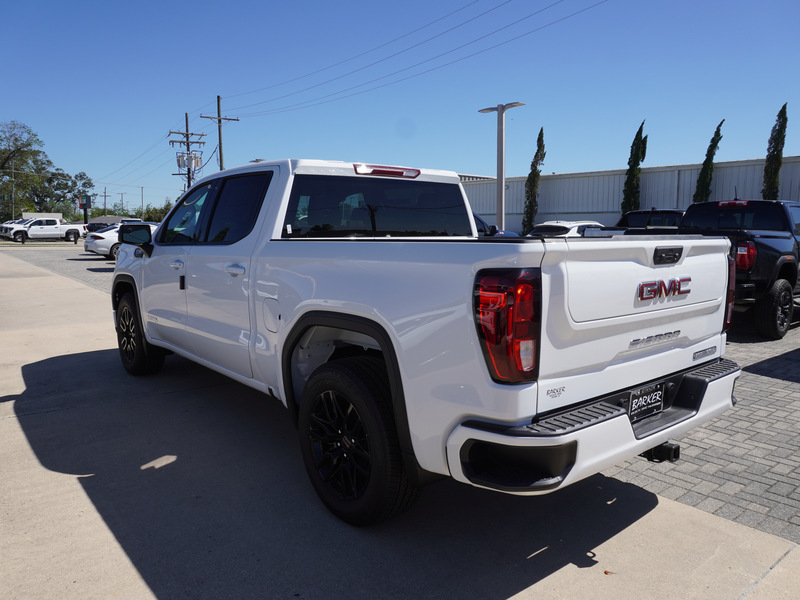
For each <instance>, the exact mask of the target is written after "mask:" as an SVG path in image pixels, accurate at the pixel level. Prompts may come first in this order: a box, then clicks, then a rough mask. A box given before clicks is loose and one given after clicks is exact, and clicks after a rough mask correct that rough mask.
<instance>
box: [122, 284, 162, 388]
mask: <svg viewBox="0 0 800 600" xmlns="http://www.w3.org/2000/svg"><path fill="white" fill-rule="evenodd" d="M117 345H118V346H119V357H120V359H121V360H122V366H123V367H125V370H126V371H127V372H128V373H130V374H131V375H151V374H153V373H157V372H158V371H160V370H161V367H162V366H163V365H164V354H165V352H164V351H163V350H162V349H161V348H158V347H156V346H153V345H152V344H149V343H148V342H147V340H146V339H145V338H144V331H143V330H142V322H141V319H140V317H139V309H138V307H137V305H136V300H135V298H134V297H133V294H132V293H131V292H128V293H126V294H124V295H123V296H122V298H120V301H119V306H117Z"/></svg>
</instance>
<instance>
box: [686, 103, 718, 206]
mask: <svg viewBox="0 0 800 600" xmlns="http://www.w3.org/2000/svg"><path fill="white" fill-rule="evenodd" d="M724 122H725V119H722V121H720V122H719V125H717V129H716V131H714V135H713V136H711V142H709V144H708V150H706V159H705V160H704V161H703V166H702V167H701V168H700V173H699V174H698V175H697V185H696V186H695V189H694V196H692V202H706V201H707V200H708V199H709V198H710V197H711V176H712V174H713V172H714V155H715V154H716V153H717V148H719V142H720V140H721V139H722V124H723V123H724Z"/></svg>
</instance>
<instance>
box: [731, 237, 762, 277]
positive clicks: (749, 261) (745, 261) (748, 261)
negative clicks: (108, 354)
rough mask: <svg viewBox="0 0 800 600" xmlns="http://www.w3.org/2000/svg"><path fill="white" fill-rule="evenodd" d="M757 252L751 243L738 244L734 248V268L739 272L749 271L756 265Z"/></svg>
mask: <svg viewBox="0 0 800 600" xmlns="http://www.w3.org/2000/svg"><path fill="white" fill-rule="evenodd" d="M757 257H758V250H756V245H755V243H753V242H740V243H739V245H738V246H736V268H737V269H739V270H740V271H749V270H750V269H752V268H753V266H754V265H755V264H756V258H757Z"/></svg>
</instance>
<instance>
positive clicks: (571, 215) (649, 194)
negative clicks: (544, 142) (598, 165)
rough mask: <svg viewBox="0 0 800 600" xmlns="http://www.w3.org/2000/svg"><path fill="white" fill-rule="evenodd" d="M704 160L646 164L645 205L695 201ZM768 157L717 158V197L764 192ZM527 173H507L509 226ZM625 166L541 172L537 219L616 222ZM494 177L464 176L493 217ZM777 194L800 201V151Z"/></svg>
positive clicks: (483, 211) (788, 161)
mask: <svg viewBox="0 0 800 600" xmlns="http://www.w3.org/2000/svg"><path fill="white" fill-rule="evenodd" d="M701 166H702V165H699V164H697V165H678V166H673V167H643V168H642V175H641V181H640V185H641V196H640V203H641V206H640V208H642V209H649V208H686V207H687V206H689V204H691V203H692V195H693V194H694V190H695V186H696V185H697V175H698V174H699V173H700V167H701ZM763 176H764V159H759V160H741V161H735V162H721V163H714V172H713V179H712V182H711V198H710V200H712V201H720V200H733V199H734V198H735V197H739V198H741V199H743V200H745V199H758V198H761V187H762V184H763ZM526 178H527V175H526V176H524V177H507V178H506V229H509V230H511V231H516V232H520V229H521V227H522V211H523V208H524V206H525V179H526ZM624 184H625V169H620V170H617V171H597V172H592V173H566V174H559V175H544V174H543V175H542V178H541V181H540V182H539V210H538V212H537V215H536V222H537V223H541V222H543V221H551V220H555V219H562V220H578V219H593V220H595V221H599V222H601V223H603V224H604V225H614V224H615V223H616V222H617V220H618V219H619V217H620V215H621V211H620V205H621V204H622V188H623V185H624ZM496 185H497V184H496V182H495V180H494V179H489V180H483V181H465V182H464V189H465V190H466V193H467V197H468V198H469V201H470V204H472V210H474V211H475V212H477V213H478V214H480V215H482V216H484V217H486V218H487V220H488V221H489V222H494V219H495V217H496V212H497V200H496V199H497V187H496ZM777 199H778V200H795V201H800V156H790V157H784V159H783V167H782V168H781V172H780V192H779V194H778V198H777Z"/></svg>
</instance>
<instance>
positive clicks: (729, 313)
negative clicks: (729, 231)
mask: <svg viewBox="0 0 800 600" xmlns="http://www.w3.org/2000/svg"><path fill="white" fill-rule="evenodd" d="M737 262H738V261H734V260H733V257H732V256H731V255H730V254H729V255H728V297H727V306H726V307H725V323H724V324H723V327H722V331H728V329H729V328H730V326H731V321H732V320H733V304H734V301H735V300H736V263H737Z"/></svg>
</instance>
